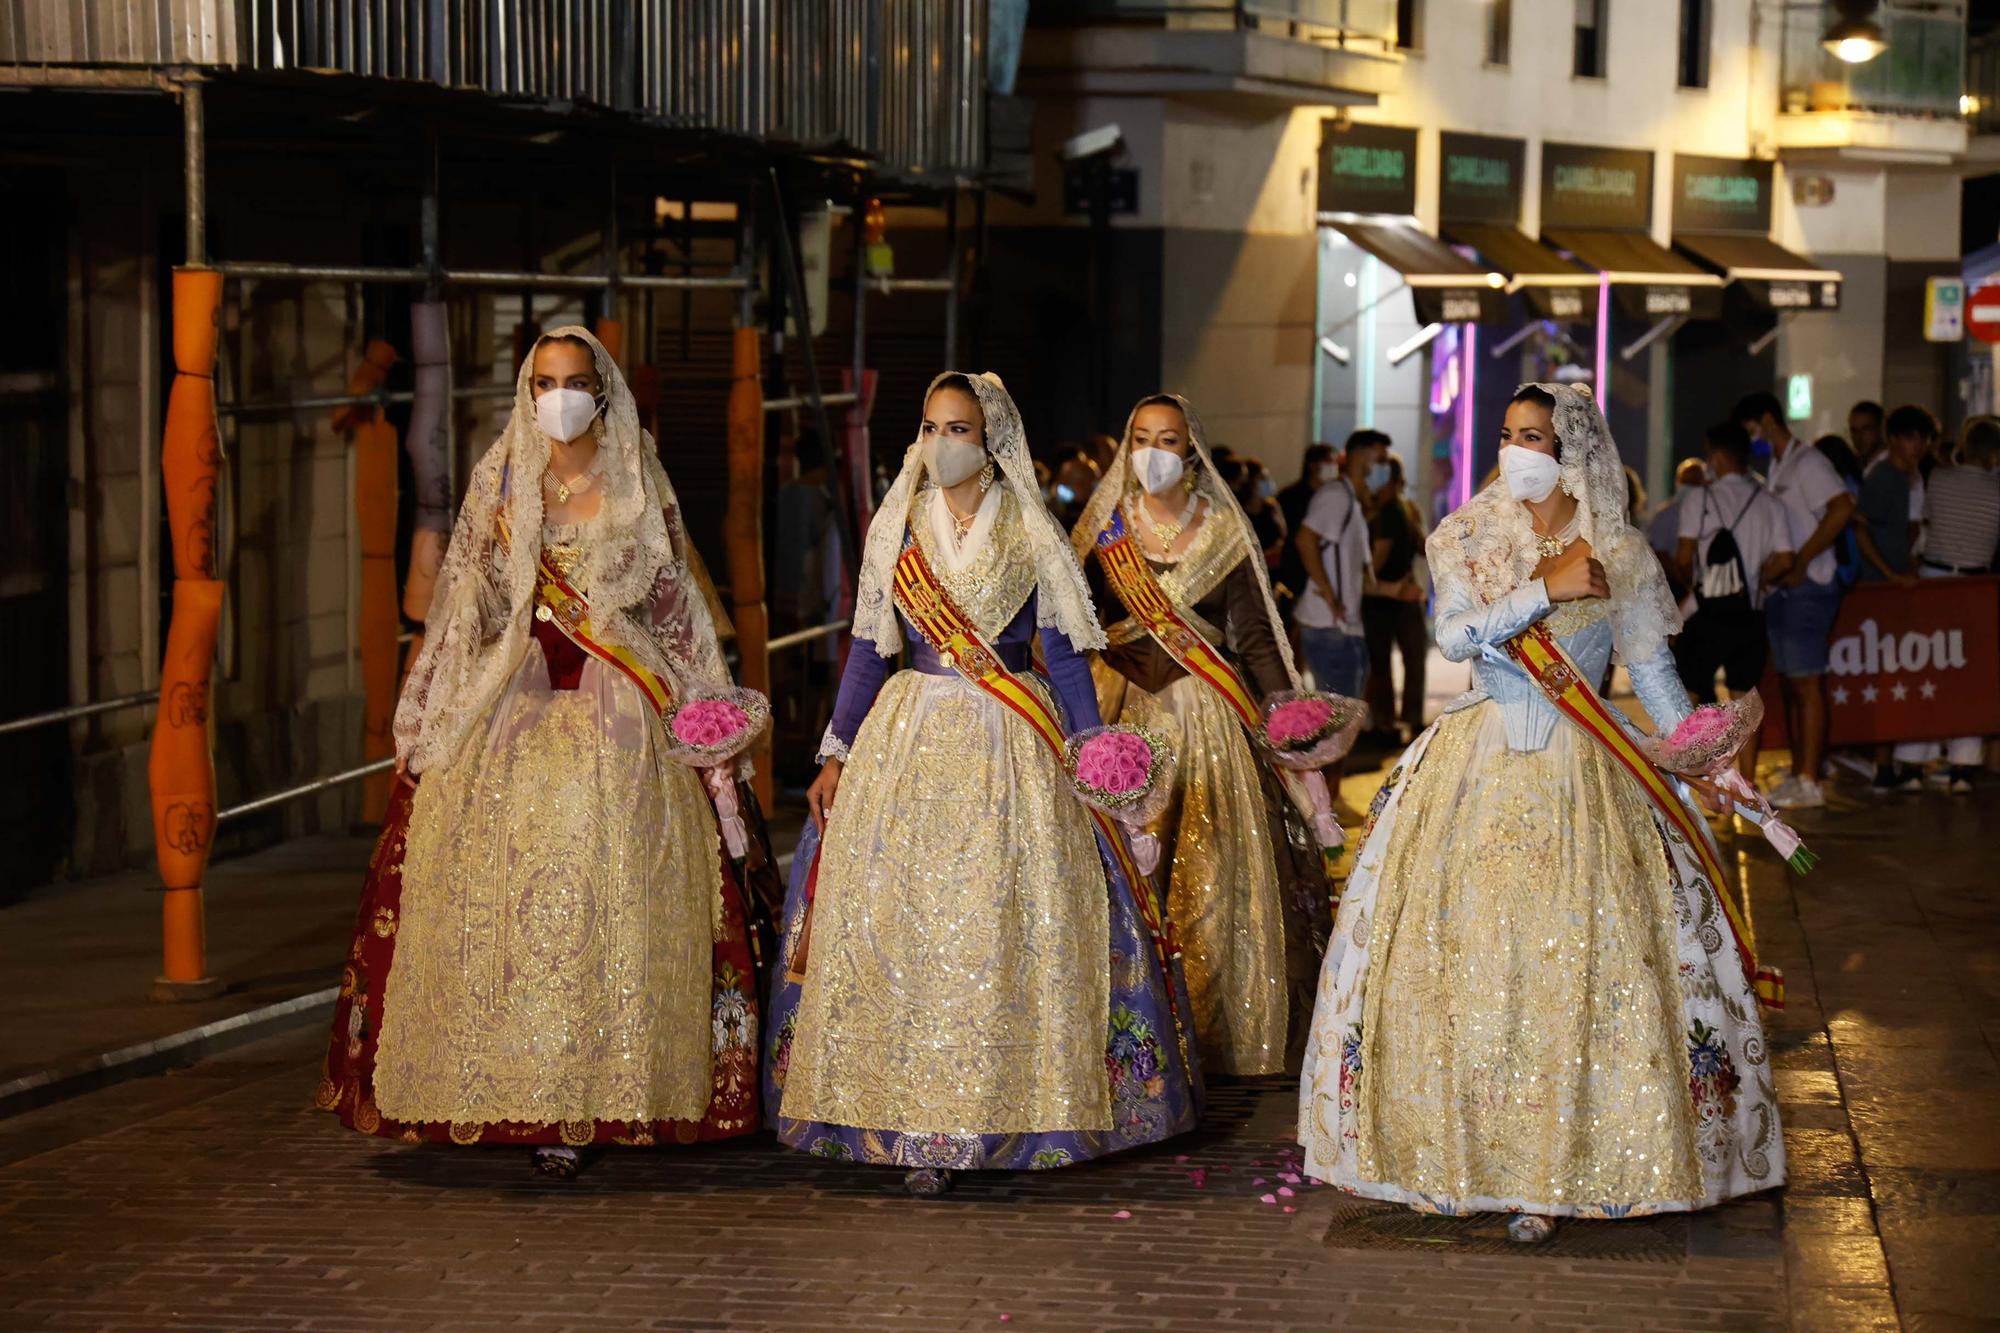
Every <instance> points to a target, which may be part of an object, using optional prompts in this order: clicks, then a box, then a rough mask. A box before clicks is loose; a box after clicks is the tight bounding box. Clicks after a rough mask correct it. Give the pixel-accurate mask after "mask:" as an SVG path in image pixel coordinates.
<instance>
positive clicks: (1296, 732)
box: [1257, 690, 1368, 771]
mask: <svg viewBox="0 0 2000 1333" xmlns="http://www.w3.org/2000/svg"><path fill="white" fill-rule="evenodd" d="M1263 713H1264V734H1263V735H1262V736H1259V737H1258V738H1257V739H1258V740H1260V741H1262V742H1263V745H1264V749H1265V751H1266V752H1267V753H1269V755H1270V756H1271V762H1272V763H1274V764H1276V765H1278V766H1279V767H1280V768H1290V769H1297V770H1301V771H1303V770H1308V769H1310V770H1318V769H1322V768H1325V767H1326V766H1327V765H1328V764H1331V763H1335V762H1337V761H1339V760H1341V759H1345V758H1346V757H1347V752H1348V751H1349V750H1352V749H1353V748H1354V738H1355V737H1356V736H1358V735H1360V734H1361V724H1362V722H1363V721H1365V720H1366V719H1367V717H1368V705H1367V704H1364V703H1362V702H1361V701H1360V700H1359V699H1349V698H1346V697H1345V696H1343V695H1338V694H1325V693H1322V692H1321V691H1318V690H1279V691H1277V692H1276V693H1274V694H1271V695H1269V696H1268V697H1267V698H1265V700H1264V708H1263Z"/></svg>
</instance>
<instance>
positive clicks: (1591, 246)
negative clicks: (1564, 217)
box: [1542, 228, 1723, 319]
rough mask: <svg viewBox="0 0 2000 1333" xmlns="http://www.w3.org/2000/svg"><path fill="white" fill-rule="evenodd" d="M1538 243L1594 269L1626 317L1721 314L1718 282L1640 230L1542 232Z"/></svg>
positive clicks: (1690, 261) (1712, 276)
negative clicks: (1550, 246)
mask: <svg viewBox="0 0 2000 1333" xmlns="http://www.w3.org/2000/svg"><path fill="white" fill-rule="evenodd" d="M1542 240H1543V241H1544V242H1546V243H1547V244H1549V245H1552V246H1554V247H1555V248H1556V249H1558V250H1561V251H1563V252H1565V253H1566V254H1569V255H1571V256H1573V257H1574V258H1575V259H1576V261H1577V262H1578V263H1579V264H1582V265H1583V266H1584V267H1586V268H1592V269H1595V270H1597V272H1598V273H1599V274H1601V275H1602V276H1603V277H1604V278H1606V279H1607V280H1608V281H1609V282H1610V283H1611V287H1612V294H1613V297H1614V299H1616V300H1617V301H1618V303H1619V305H1620V306H1621V307H1622V308H1623V309H1624V310H1625V312H1626V313H1627V314H1631V315H1636V316H1638V317H1640V318H1642V319H1671V318H1673V317H1674V316H1677V315H1678V316H1683V317H1687V318H1693V319H1713V318H1715V317H1716V316H1717V315H1720V314H1721V313H1722V288H1723V280H1722V278H1720V277H1718V276H1717V275H1716V274H1713V273H1710V272H1709V271H1708V270H1707V269H1705V268H1702V267H1701V266H1700V265H1698V264H1696V263H1694V262H1693V261H1692V260H1688V259H1684V258H1682V257H1681V256H1680V255H1677V254H1675V253H1674V252H1673V251H1671V250H1669V249H1667V248H1665V247H1664V246H1660V245H1656V244H1654V242H1653V238H1652V237H1650V236H1648V235H1646V233H1644V232H1642V231H1608V230H1605V231H1600V230H1594V229H1585V228H1575V229H1564V230H1561V231H1551V232H1544V233H1543V235H1542Z"/></svg>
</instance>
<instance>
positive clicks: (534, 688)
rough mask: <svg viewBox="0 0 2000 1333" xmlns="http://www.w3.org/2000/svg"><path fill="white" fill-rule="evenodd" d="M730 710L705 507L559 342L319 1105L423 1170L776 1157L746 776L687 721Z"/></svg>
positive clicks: (512, 459) (484, 502) (429, 670)
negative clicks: (693, 708)
mask: <svg viewBox="0 0 2000 1333" xmlns="http://www.w3.org/2000/svg"><path fill="white" fill-rule="evenodd" d="M729 684H730V681H729V675H728V670H727V668H726V667H725V665H724V663H723V658H722V651H721V647H720V644H719V642H718V639H717V633H716V621H715V616H714V615H713V613H712V612H711V608H710V604H709V602H708V599H707V596H706V591H705V585H704V581H703V576H702V574H701V572H700V564H699V560H698V558H697V557H695V556H694V554H693V552H692V549H691V548H690V546H689V544H688V540H687V535H686V532H685V530H684V528H683V526H682V522H681V512H680V505H679V502H678V500H677V499H676V498H675V495H674V490H673V487H672V485H671V484H670V483H669V482H668V480H667V477H666V473H665V471H664V470H663V469H662V468H661V466H660V463H659V459H658V457H657V455H656V453H655V452H654V447H653V441H652V438H651V437H650V436H649V435H647V434H646V432H645V431H643V430H642V429H640V426H639V419H638V412H637V408H636V406H635V404H634V403H633V399H632V395H631V392H630V391H629V390H628V389H627V388H626V385H625V381H624V379H623V378H622V377H621V376H620V375H619V373H618V368H617V365H616V364H615V362H614V361H613V360H612V358H611V357H610V356H609V355H608V354H607V353H606V352H605V350H604V348H603V347H602V346H601V345H600V344H599V343H598V342H597V340H596V339H595V338H593V337H591V335H590V334H588V333H587V332H585V331H584V330H582V329H580V328H565V329H558V330H556V331H555V332H553V333H549V334H545V335H544V336H543V337H542V338H541V339H539V340H538V341H537V342H536V344H535V346H534V349H533V351H532V352H531V353H530V355H529V357H528V360H527V362H526V364H524V365H523V366H522V367H521V375H520V382H519V386H518V389H517V391H516V394H515V400H514V413H513V417H512V419H511V420H510V421H509V422H508V424H507V428H506V430H505V432H504V433H503V434H502V436H501V438H500V440H499V442H498V443H496V444H495V445H494V446H493V448H492V449H490V450H489V451H488V452H487V454H486V457H485V458H484V459H482V460H481V461H480V463H479V466H478V468H477V470H476V471H475V472H474V474H473V477H472V481H471V485H470V487H469V489H468V491H467V495H466V499H465V503H464V505H463V507H462V508H461V509H460V511H459V515H458V523H457V527H456V530H455V531H454V532H453V534H452V540H451V547H450V550H449V552H448V553H447V555H446V558H445V562H444V568H443V571H442V573H441V574H440V577H439V582H438V587H437V592H436V596H435V600H434V601H433V603H432V609H431V612H430V616H429V619H428V622H427V623H426V625H425V634H424V639H423V643H422V648H421V650H420V651H419V653H418V655H417V658H416V661H415V664H414V666H413V667H412V669H411V672H410V678H409V681H408V683H407V684H406V685H405V687H404V690H403V696H402V700H401V702H400V704H399V705H398V708H397V712H396V749H397V756H398V763H397V769H398V776H399V781H398V782H397V784H396V793H395V796H394V798H393V799H392V801H391V803H390V808H389V813H388V820H387V824H386V826H385V828H384V830H383V833H382V839H381V842H380V844H379V845H378V847H377V848H376V852H375V860H374V864H373V865H372V866H371V867H370V869H369V873H368V879H367V883H366V885H365V887H364V888H363V890H362V896H361V909H360V913H359V920H358V922H357V925H356V929H355V934H354V943H353V947H352V949H351V950H350V951H349V954H348V959H347V963H346V966H345V968H344V969H343V972H342V976H341V990H340V1000H339V1003H338V1006H337V1008H336V1010H335V1016H334V1028H333V1035H332V1041H331V1044H330V1046H329V1048H328V1052H327V1061H326V1074H325V1078H324V1079H323V1080H322V1081H321V1083H320V1087H319V1096H318V1102H319V1105H320V1106H322V1107H324V1108H326V1109H328V1110H331V1111H334V1112H336V1113H337V1114H338V1115H339V1116H340V1118H341V1120H342V1122H343V1123H345V1124H347V1125H348V1126H350V1127H352V1128H354V1129H357V1130H360V1131H362V1132H364V1133H369V1134H379V1135H383V1136H386V1137H391V1138H398V1139H402V1140H404V1141H405V1142H411V1143H417V1142H424V1141H450V1142H453V1143H460V1144H470V1143H506V1144H521V1145H532V1146H533V1147H534V1149H535V1163H536V1166H537V1169H538V1170H540V1171H542V1172H544V1173H546V1174H550V1175H555V1176H564V1177H566V1176H570V1175H573V1174H574V1173H575V1171H576V1167H577V1154H576V1149H577V1148H580V1147H583V1146H586V1145H589V1144H601V1143H626V1144H655V1143H662V1142H693V1141H696V1140H700V1139H715V1138H723V1137H728V1136H731V1135H736V1134H743V1133H747V1132H749V1131H750V1130H751V1129H753V1128H754V1127H756V1125H757V1124H758V1121H759V1108H758V1102H757V1069H756V1049H757V1047H756V1041H757V1031H756V1029H757V1012H756V985H755V980H754V978H753V976H752V962H751V952H750V947H749V943H748V939H747V936H746V929H745V915H744V901H743V896H742V894H741V892H740V891H739V888H738V884H737V881H736V877H735V875H734V874H733V873H732V870H731V865H730V862H729V860H728V859H727V856H726V854H725V851H724V849H723V847H722V846H721V843H720V838H719V829H718V814H717V803H718V802H719V803H720V805H721V807H722V809H723V811H724V813H725V814H727V813H733V805H732V798H733V797H734V795H735V777H734V774H733V773H731V772H730V771H729V768H728V767H727V766H724V767H718V768H710V769H707V770H698V769H696V768H692V767H688V766H686V765H684V764H682V763H679V762H676V761H675V760H674V759H673V758H671V757H670V754H669V750H670V748H671V747H670V745H669V740H668V736H667V733H666V730H665V728H664V726H663V724H662V713H663V710H665V709H666V708H667V707H668V706H669V704H670V702H671V701H672V700H673V699H675V698H685V697H687V696H688V695H690V694H695V693H706V692H712V691H720V690H725V689H727V688H728V686H729Z"/></svg>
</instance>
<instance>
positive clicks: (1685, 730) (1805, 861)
mask: <svg viewBox="0 0 2000 1333" xmlns="http://www.w3.org/2000/svg"><path fill="white" fill-rule="evenodd" d="M1763 724H1764V701H1763V699H1762V698H1761V697H1759V696H1758V694H1757V691H1755V690H1751V691H1750V692H1748V693H1747V694H1739V695H1738V696H1736V697H1735V698H1734V699H1731V700H1730V701H1729V702H1728V703H1726V704H1703V705H1702V706H1701V707H1699V708H1697V709H1695V710H1694V711H1693V712H1692V713H1689V714H1688V715H1687V716H1686V717H1684V718H1682V719H1681V723H1680V725H1679V726H1677V727H1675V728H1674V729H1673V731H1671V732H1669V733H1668V734H1666V735H1664V736H1660V735H1655V736H1648V737H1646V738H1644V739H1643V740H1641V741H1640V742H1639V751H1640V753H1642V754H1644V755H1645V756H1646V757H1647V758H1648V759H1650V760H1652V761H1653V762H1654V763H1655V764H1657V765H1659V767H1661V768H1663V769H1665V770H1666V771H1667V772H1669V773H1673V774H1677V775H1679V776H1681V777H1684V778H1704V779H1707V780H1708V781H1710V782H1713V783H1714V784H1715V785H1716V786H1718V787H1720V788H1722V789H1723V790H1724V791H1726V792H1728V793H1729V794H1730V796H1731V797H1733V798H1734V799H1735V802H1736V810H1737V813H1739V814H1741V815H1742V816H1743V817H1744V818H1745V819H1748V820H1750V821H1751V822H1752V823H1754V824H1756V825H1757V827H1758V828H1759V829H1760V830H1761V831H1762V832H1763V834H1764V837H1765V839H1766V840H1767V841H1768V842H1769V843H1770V844H1771V846H1772V848H1773V849H1775V850H1776V851H1777V853H1778V855H1780V856H1782V857H1784V858H1785V862H1786V864H1787V865H1789V866H1791V868H1792V869H1793V870H1795V871H1797V872H1798V873H1799V874H1801V875H1803V874H1805V873H1806V871H1808V870H1811V869H1812V868H1813V866H1815V865H1816V864H1818V862H1819V858H1818V857H1817V856H1815V855H1813V853H1812V851H1811V849H1810V848H1808V847H1807V846H1806V845H1805V842H1804V840H1803V839H1801V838H1800V837H1799V835H1798V833H1797V831H1796V830H1794V829H1793V828H1792V826H1791V825H1789V824H1787V823H1786V822H1785V821H1784V820H1782V819H1780V818H1778V812H1777V811H1776V810H1775V809H1773V808H1772V806H1771V803H1770V801H1768V800H1767V799H1765V797H1764V793H1762V792H1760V791H1758V790H1757V789H1756V788H1755V787H1753V786H1751V785H1750V783H1749V782H1747V781H1746V780H1745V779H1744V777H1743V775H1742V774H1741V773H1739V772H1737V771H1736V756H1737V754H1738V753H1739V752H1740V751H1741V750H1742V749H1743V746H1744V745H1745V744H1746V743H1747V742H1748V741H1749V739H1750V738H1751V737H1752V736H1754V735H1756V734H1757V728H1758V727H1760V726H1762V725H1763Z"/></svg>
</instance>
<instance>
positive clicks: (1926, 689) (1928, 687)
mask: <svg viewBox="0 0 2000 1333" xmlns="http://www.w3.org/2000/svg"><path fill="white" fill-rule="evenodd" d="M1917 693H1918V694H1921V695H1923V696H1924V698H1926V699H1935V698H1937V682H1935V681H1929V680H1927V681H1925V682H1924V683H1923V684H1921V685H1919V686H1918V687H1917Z"/></svg>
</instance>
